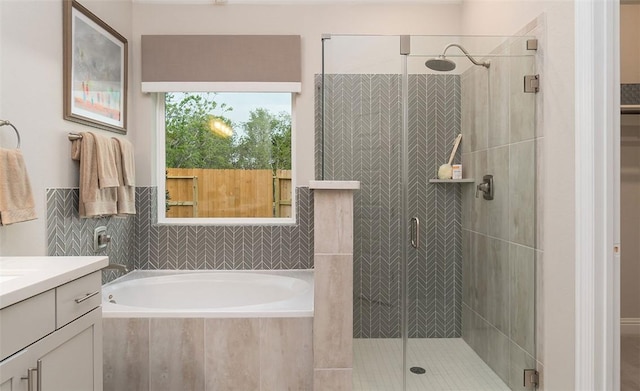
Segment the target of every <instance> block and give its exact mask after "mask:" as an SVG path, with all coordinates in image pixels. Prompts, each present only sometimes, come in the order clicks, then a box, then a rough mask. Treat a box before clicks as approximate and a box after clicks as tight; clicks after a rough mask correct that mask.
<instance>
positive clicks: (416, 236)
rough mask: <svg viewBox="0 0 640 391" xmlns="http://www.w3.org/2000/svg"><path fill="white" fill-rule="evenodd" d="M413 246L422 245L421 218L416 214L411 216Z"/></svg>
mask: <svg viewBox="0 0 640 391" xmlns="http://www.w3.org/2000/svg"><path fill="white" fill-rule="evenodd" d="M411 246H413V248H419V247H420V219H419V218H417V217H415V216H414V217H412V218H411Z"/></svg>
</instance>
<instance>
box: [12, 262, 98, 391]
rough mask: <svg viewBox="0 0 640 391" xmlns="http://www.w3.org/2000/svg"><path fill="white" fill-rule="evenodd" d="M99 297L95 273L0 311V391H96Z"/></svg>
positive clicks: (96, 274)
mask: <svg viewBox="0 0 640 391" xmlns="http://www.w3.org/2000/svg"><path fill="white" fill-rule="evenodd" d="M96 267H98V266H96ZM89 270H91V269H89ZM76 274H77V273H76ZM58 280H59V281H63V280H60V279H58ZM56 284H57V283H56ZM100 292H101V272H100V271H99V269H98V270H97V271H93V270H92V271H91V272H90V273H89V274H87V275H84V276H81V277H79V278H75V279H73V280H71V281H67V282H64V283H61V285H57V286H55V287H53V288H51V289H47V290H46V291H44V292H40V293H37V294H35V295H33V296H31V297H28V298H25V299H24V300H20V301H18V302H16V303H14V304H11V305H9V306H6V307H4V308H2V309H0V360H1V361H0V391H31V390H33V391H35V390H37V391H102V308H101V300H102V295H101V294H100Z"/></svg>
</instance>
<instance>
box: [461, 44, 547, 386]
mask: <svg viewBox="0 0 640 391" xmlns="http://www.w3.org/2000/svg"><path fill="white" fill-rule="evenodd" d="M524 45H525V42H524V40H523V39H517V40H515V41H514V42H513V43H511V44H505V45H503V46H504V47H501V48H499V49H498V50H497V53H499V54H503V55H513V56H514V57H493V58H491V68H490V69H489V70H487V69H485V68H482V67H474V68H471V69H469V70H468V71H466V72H465V73H464V74H463V75H462V76H461V83H462V133H463V140H465V142H464V145H463V155H462V161H463V167H465V168H466V170H467V173H468V175H469V177H473V178H475V179H476V184H477V183H480V182H481V181H482V176H483V175H486V174H491V175H493V177H494V185H495V186H494V189H495V190H494V192H495V194H494V199H493V200H491V201H489V200H484V199H483V198H482V197H480V198H476V197H475V190H476V188H475V186H474V185H473V186H472V185H469V186H464V187H463V194H462V205H463V206H462V208H463V219H462V235H463V241H462V243H463V264H464V270H463V276H464V278H463V280H464V288H463V334H462V335H463V338H464V339H465V341H466V342H467V343H468V344H469V345H470V346H471V347H472V348H473V349H474V350H475V351H476V353H478V355H479V356H480V357H482V359H483V360H484V361H485V362H486V363H487V364H488V365H489V366H490V367H491V368H492V369H493V370H494V371H495V372H496V373H497V374H498V375H499V376H500V377H501V378H502V379H503V380H504V381H505V383H507V384H508V385H509V386H510V387H511V388H512V389H514V390H515V389H521V388H522V378H523V372H522V371H523V369H524V368H535V367H536V363H535V357H536V351H535V349H536V346H535V342H536V341H535V326H536V323H535V317H534V312H535V311H534V306H535V274H536V256H539V255H541V254H540V253H537V250H536V247H537V246H536V234H537V233H536V202H535V201H536V192H537V189H536V186H537V183H536V178H537V176H536V149H537V144H536V143H537V142H539V141H540V140H539V139H538V138H537V134H536V130H535V129H536V128H535V120H536V111H535V103H536V95H535V94H525V93H524V92H523V82H522V80H523V77H524V75H525V74H532V73H534V59H533V57H521V56H520V55H522V54H524V53H526V50H525V49H524V48H525V46H524ZM529 54H531V53H529Z"/></svg>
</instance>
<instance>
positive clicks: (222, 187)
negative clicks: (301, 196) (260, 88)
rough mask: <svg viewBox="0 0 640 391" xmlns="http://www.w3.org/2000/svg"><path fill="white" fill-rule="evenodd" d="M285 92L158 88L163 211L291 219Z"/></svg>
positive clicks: (178, 215)
mask: <svg viewBox="0 0 640 391" xmlns="http://www.w3.org/2000/svg"><path fill="white" fill-rule="evenodd" d="M291 134H292V129H291V94H290V93H212V92H211V93H189V92H185V93H166V94H164V129H163V136H164V143H163V144H164V163H165V164H164V175H165V177H164V181H163V182H164V189H162V187H163V186H158V187H159V189H161V190H163V191H164V200H165V205H164V211H165V218H164V220H166V221H171V220H174V219H193V218H197V219H216V220H211V222H212V223H215V222H216V221H220V222H221V221H222V220H219V219H238V218H242V219H246V218H254V219H261V220H265V219H266V220H268V221H271V219H282V218H292V217H293V199H294V197H293V185H292V164H291V163H292V153H291V145H292V138H291Z"/></svg>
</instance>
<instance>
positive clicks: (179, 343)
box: [149, 318, 204, 391]
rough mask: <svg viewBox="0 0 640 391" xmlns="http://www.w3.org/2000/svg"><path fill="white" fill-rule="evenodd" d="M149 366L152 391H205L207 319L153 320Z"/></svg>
mask: <svg viewBox="0 0 640 391" xmlns="http://www.w3.org/2000/svg"><path fill="white" fill-rule="evenodd" d="M186 363H188V365H185V364H186ZM149 366H150V370H149V372H150V373H149V376H150V381H149V388H150V389H151V390H154V391H156V390H158V391H160V390H168V391H173V390H185V389H186V390H194V391H196V390H204V319H202V318H200V319H171V318H153V319H151V320H150V325H149Z"/></svg>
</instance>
